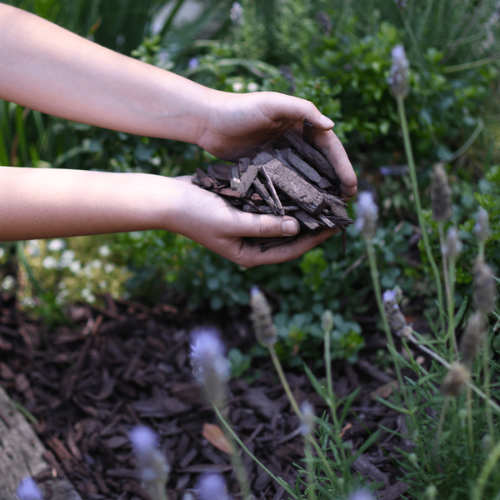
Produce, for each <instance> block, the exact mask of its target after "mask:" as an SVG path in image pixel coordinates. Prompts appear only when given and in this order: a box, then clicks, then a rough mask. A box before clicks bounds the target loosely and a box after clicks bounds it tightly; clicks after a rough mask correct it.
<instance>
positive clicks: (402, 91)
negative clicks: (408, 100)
mask: <svg viewBox="0 0 500 500" xmlns="http://www.w3.org/2000/svg"><path fill="white" fill-rule="evenodd" d="M409 67H410V63H409V62H408V59H407V57H406V53H405V49H404V47H403V46H402V45H396V47H394V48H393V49H392V67H391V74H390V76H389V85H390V86H391V91H392V93H393V94H394V96H395V97H400V98H403V99H404V98H405V97H406V96H407V95H408V91H409V84H408V68H409Z"/></svg>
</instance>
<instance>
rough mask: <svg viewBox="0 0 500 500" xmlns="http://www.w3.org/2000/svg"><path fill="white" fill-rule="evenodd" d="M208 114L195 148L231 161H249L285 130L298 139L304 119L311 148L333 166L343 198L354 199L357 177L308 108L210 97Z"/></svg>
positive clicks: (271, 99) (262, 98) (325, 123)
mask: <svg viewBox="0 0 500 500" xmlns="http://www.w3.org/2000/svg"><path fill="white" fill-rule="evenodd" d="M210 109H211V112H210V114H209V116H208V117H207V120H206V124H205V127H204V128H203V130H202V133H201V134H200V136H199V139H198V141H197V143H198V145H199V146H201V147H202V148H203V149H205V150H206V151H208V152H209V153H211V154H213V155H215V156H217V157H218V158H221V159H225V160H230V161H235V160H237V159H239V158H241V157H244V156H254V155H255V153H256V148H257V147H258V146H261V145H263V144H264V143H266V142H267V141H269V140H272V139H274V138H275V137H277V136H279V135H280V134H281V133H283V132H284V131H285V130H286V129H291V130H293V131H294V132H295V133H297V134H298V135H302V127H303V121H304V119H305V118H307V119H308V120H309V121H310V122H311V123H312V124H313V126H314V130H313V143H314V145H315V147H316V148H317V149H319V150H320V151H321V152H322V153H323V154H324V155H325V156H326V158H327V159H328V161H329V162H330V163H331V164H332V165H333V167H334V169H335V171H336V172H337V175H338V176H339V179H340V181H341V188H342V192H343V193H344V195H345V197H346V198H351V197H353V196H355V195H356V192H357V188H356V186H357V179H356V175H355V173H354V170H353V168H352V165H351V162H350V161H349V158H348V157H347V154H346V152H345V150H344V147H343V146H342V144H341V143H340V141H339V139H338V137H337V136H336V135H335V134H334V133H333V131H332V130H331V129H332V127H333V122H332V121H331V120H330V119H329V118H327V117H326V116H324V115H322V114H321V113H320V111H319V110H318V109H317V108H316V106H314V104H313V103H312V102H310V101H306V100H304V99H299V98H297V97H291V96H287V95H285V94H279V93H275V92H255V93H249V94H231V93H225V92H215V93H214V94H213V95H212V98H211V102H210Z"/></svg>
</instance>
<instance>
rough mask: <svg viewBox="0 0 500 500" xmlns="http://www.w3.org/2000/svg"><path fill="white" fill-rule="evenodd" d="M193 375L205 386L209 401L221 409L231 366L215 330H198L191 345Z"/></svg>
mask: <svg viewBox="0 0 500 500" xmlns="http://www.w3.org/2000/svg"><path fill="white" fill-rule="evenodd" d="M191 366H192V367H193V375H194V376H195V378H196V379H197V380H198V382H200V383H201V384H203V386H204V387H205V391H206V393H207V397H208V400H209V401H210V403H212V404H213V405H215V406H217V407H219V406H221V405H222V404H223V403H224V400H225V396H226V382H227V381H228V380H229V375H230V364H229V361H228V360H227V359H226V357H225V356H224V344H223V343H222V341H221V340H220V337H219V334H218V333H217V332H216V331H215V330H208V329H207V330H198V331H197V332H195V333H194V334H193V341H192V343H191Z"/></svg>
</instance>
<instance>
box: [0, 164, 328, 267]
mask: <svg viewBox="0 0 500 500" xmlns="http://www.w3.org/2000/svg"><path fill="white" fill-rule="evenodd" d="M186 181H187V182H186ZM0 186H3V187H6V186H8V188H5V189H2V196H0V214H2V215H1V217H0V240H1V241H15V240H24V239H32V238H55V237H66V236H76V235H85V234H103V233H115V232H123V231H143V230H146V229H164V230H167V231H173V232H176V233H179V234H183V235H185V236H187V237H189V238H191V239H192V240H194V241H197V242H198V243H200V244H202V245H203V246H205V247H206V248H209V249H210V250H213V251H215V252H217V253H218V254H220V255H222V256H223V257H226V258H227V259H229V260H231V261H233V262H236V263H238V264H240V265H242V266H244V267H252V266H256V265H261V264H271V263H277V262H283V261H286V260H291V259H295V258H297V257H299V256H300V255H302V254H303V253H304V252H306V251H307V250H309V249H310V248H313V247H314V246H316V245H317V244H318V243H320V242H321V241H323V240H324V239H326V238H327V237H328V236H331V235H332V234H334V233H335V232H336V230H333V231H332V230H331V231H324V232H322V233H321V234H319V235H317V236H311V237H309V236H308V237H303V238H300V239H299V240H297V241H296V242H294V243H293V244H291V245H284V246H282V247H277V248H273V249H271V250H268V251H267V252H265V253H261V252H260V247H256V246H252V245H249V244H248V243H246V242H244V240H243V239H242V237H243V236H255V237H259V236H260V237H274V236H290V235H293V234H296V233H297V232H298V230H299V227H298V223H297V221H296V220H294V219H292V218H290V217H275V216H271V215H255V214H248V213H245V212H242V211H239V210H235V209H234V207H232V206H231V205H230V204H229V203H227V202H226V201H224V200H223V199H222V198H221V197H219V196H218V195H216V194H214V193H210V192H208V191H204V190H202V189H200V188H199V187H197V186H195V185H193V184H191V182H190V179H189V178H174V179H173V178H169V177H160V176H156V175H149V174H117V173H108V172H88V171H79V170H69V169H68V170H59V169H37V168H16V167H0Z"/></svg>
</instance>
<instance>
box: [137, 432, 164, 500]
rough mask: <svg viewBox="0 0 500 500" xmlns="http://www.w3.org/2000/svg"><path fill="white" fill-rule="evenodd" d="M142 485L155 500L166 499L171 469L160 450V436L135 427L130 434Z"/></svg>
mask: <svg viewBox="0 0 500 500" xmlns="http://www.w3.org/2000/svg"><path fill="white" fill-rule="evenodd" d="M129 439H130V442H131V444H132V449H133V450H134V453H135V456H136V459H137V465H138V468H139V470H140V473H141V479H142V484H143V485H144V488H145V489H146V490H147V491H148V492H149V493H150V495H151V497H152V498H154V499H163V498H165V488H166V484H167V480H168V473H169V472H170V468H169V466H168V464H167V461H166V459H165V456H164V455H163V454H162V453H161V452H160V450H159V449H158V444H159V442H158V436H157V435H156V434H155V433H154V432H153V431H152V430H151V429H150V428H149V427H146V426H144V425H138V426H137V427H134V428H133V429H132V430H131V431H130V434H129Z"/></svg>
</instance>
